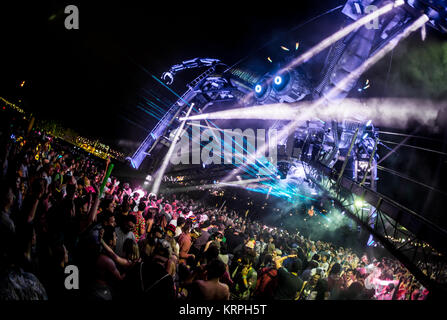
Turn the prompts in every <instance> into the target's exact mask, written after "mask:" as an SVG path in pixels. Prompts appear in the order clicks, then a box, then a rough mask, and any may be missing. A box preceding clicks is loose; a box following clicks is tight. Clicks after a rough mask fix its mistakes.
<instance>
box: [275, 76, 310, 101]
mask: <svg viewBox="0 0 447 320" xmlns="http://www.w3.org/2000/svg"><path fill="white" fill-rule="evenodd" d="M310 88H311V85H310V81H309V79H308V77H307V76H306V74H305V73H304V71H303V70H301V69H295V70H291V71H290V72H289V71H284V72H280V73H277V74H276V75H275V77H274V78H273V91H274V96H275V97H276V99H277V100H278V101H279V102H289V103H291V102H296V101H299V100H301V99H303V98H304V97H305V96H306V95H308V94H309V93H310Z"/></svg>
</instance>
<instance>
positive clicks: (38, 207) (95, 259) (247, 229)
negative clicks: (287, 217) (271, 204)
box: [0, 130, 428, 301]
mask: <svg viewBox="0 0 447 320" xmlns="http://www.w3.org/2000/svg"><path fill="white" fill-rule="evenodd" d="M13 136H14V138H12V137H13ZM16 137H23V138H22V139H19V140H18V139H16ZM0 139H1V144H0V169H1V171H0V178H1V188H0V189H1V190H0V211H1V216H0V217H1V218H0V228H1V230H0V237H1V239H0V253H1V259H0V261H1V262H0V264H1V266H0V299H3V300H14V299H18V300H28V299H33V300H46V299H49V300H65V299H86V300H112V299H113V300H120V299H121V300H132V299H138V298H144V299H155V300H157V299H163V300H185V301H189V300H200V301H203V300H214V301H216V300H228V299H234V300H327V299H331V300H367V299H375V300H423V299H425V298H426V296H427V294H428V291H427V289H425V288H424V287H423V286H422V285H421V284H420V283H418V282H417V281H416V279H415V278H414V277H413V276H412V275H411V274H410V273H409V272H408V270H406V269H405V268H404V266H403V265H401V264H400V263H399V262H398V261H397V260H394V259H390V258H374V257H370V256H368V255H367V254H364V255H358V254H356V253H355V252H354V251H353V250H351V249H349V248H343V247H337V246H335V245H333V244H331V243H326V242H323V241H311V240H309V239H306V238H304V237H303V236H301V235H300V234H299V232H298V233H296V234H292V233H289V232H287V231H283V230H281V229H279V228H275V227H270V226H266V225H264V224H262V223H261V222H259V221H250V220H249V219H247V218H246V217H245V216H244V215H243V214H239V213H238V212H236V211H235V210H232V209H231V208H227V207H221V206H218V207H215V206H210V205H208V204H207V203H206V202H204V201H199V200H195V199H192V198H191V197H188V194H170V195H169V196H167V195H165V196H163V195H162V194H159V195H156V194H152V193H149V192H147V191H145V190H143V189H141V188H139V189H136V188H135V186H131V185H130V184H129V183H126V182H125V181H123V183H120V181H118V179H117V178H115V177H113V172H112V176H111V177H109V178H108V179H106V181H105V187H104V188H103V189H101V184H102V182H103V180H105V179H104V178H105V176H106V172H107V168H108V166H109V165H110V160H108V161H104V160H101V159H98V160H94V159H92V158H89V157H87V156H86V155H85V154H83V153H82V152H79V151H78V150H75V149H73V148H72V147H69V146H67V145H65V144H64V143H62V142H61V141H58V140H57V139H54V138H52V137H49V136H46V135H45V134H43V133H35V132H32V133H31V134H29V135H27V134H26V133H25V132H23V131H21V132H20V131H17V130H16V131H14V132H11V131H8V130H4V131H2V135H1V136H0ZM67 266H75V267H76V268H77V270H78V271H79V286H78V287H79V289H76V288H75V289H71V290H69V289H68V288H67V274H66V273H65V271H66V267H67Z"/></svg>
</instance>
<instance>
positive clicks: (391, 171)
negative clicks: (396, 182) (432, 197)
mask: <svg viewBox="0 0 447 320" xmlns="http://www.w3.org/2000/svg"><path fill="white" fill-rule="evenodd" d="M377 169H379V170H382V171H385V172H388V173H391V174H394V175H396V176H398V177H400V178H402V179H405V180H408V181H411V182H413V183H416V184H418V185H421V186H423V187H426V188H428V189H430V190H432V191H436V192H438V193H441V194H443V195H446V196H447V193H446V192H444V191H441V190H439V189H436V188H434V187H432V186H429V185H428V184H425V183H422V182H419V181H416V180H414V179H412V178H410V177H407V176H405V175H403V174H401V173H399V172H397V171H394V170H392V169H389V168H385V167H382V166H379V165H378V166H377Z"/></svg>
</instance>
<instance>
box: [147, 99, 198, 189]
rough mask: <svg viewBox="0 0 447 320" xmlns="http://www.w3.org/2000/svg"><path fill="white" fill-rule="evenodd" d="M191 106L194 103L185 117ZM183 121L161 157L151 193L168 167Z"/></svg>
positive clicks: (158, 187) (158, 186)
mask: <svg viewBox="0 0 447 320" xmlns="http://www.w3.org/2000/svg"><path fill="white" fill-rule="evenodd" d="M193 107H194V103H191V106H190V107H189V110H188V112H187V113H186V118H188V116H189V114H190V113H191V110H192V108H193ZM185 123H186V119H185V120H183V121H182V123H181V125H180V127H179V128H178V129H177V132H176V133H175V136H174V139H172V143H171V146H170V147H169V150H168V152H167V153H166V156H165V158H164V159H163V163H162V164H161V166H160V168H159V169H158V171H157V177H156V178H155V181H154V185H153V186H152V191H151V192H152V193H155V194H157V193H158V190H159V189H160V184H161V180H162V179H163V176H164V174H165V171H166V168H167V167H168V164H169V160H170V159H171V157H172V154H173V153H174V149H175V145H176V144H177V140H178V138H179V136H180V134H181V133H182V131H183V128H184V126H185Z"/></svg>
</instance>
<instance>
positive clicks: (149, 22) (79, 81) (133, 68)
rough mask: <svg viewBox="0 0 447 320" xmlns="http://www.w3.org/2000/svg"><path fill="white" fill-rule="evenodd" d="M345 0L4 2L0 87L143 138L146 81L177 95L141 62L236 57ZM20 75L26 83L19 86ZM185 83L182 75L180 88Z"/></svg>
mask: <svg viewBox="0 0 447 320" xmlns="http://www.w3.org/2000/svg"><path fill="white" fill-rule="evenodd" d="M343 2H344V1H327V0H326V1H321V0H319V1H318V2H317V1H309V0H300V1H293V2H290V3H289V2H285V1H275V2H274V3H273V2H272V3H268V2H261V1H234V0H231V1H225V2H212V1H201V2H197V1H182V2H178V3H177V2H173V1H121V2H120V1H91V0H90V1H43V2H42V1H39V2H38V3H37V1H28V2H27V1H15V4H14V5H13V6H12V7H11V6H9V7H6V8H4V9H2V10H0V12H1V13H0V14H1V20H2V22H1V34H2V37H1V39H2V42H3V43H2V46H1V47H2V49H1V51H2V59H1V66H0V67H1V70H2V73H3V76H2V77H1V81H2V86H1V89H0V90H2V92H1V93H2V94H3V95H6V96H10V97H11V98H14V96H20V97H22V98H24V99H22V100H24V101H26V102H27V104H26V105H25V107H26V108H27V110H29V111H36V112H37V115H38V116H40V117H42V118H51V119H57V120H60V121H62V123H64V124H65V125H66V126H68V127H71V128H72V129H74V130H76V131H77V132H79V133H81V134H83V135H88V136H92V137H101V140H103V141H105V142H106V143H110V144H112V145H114V144H116V143H117V141H118V140H120V139H121V140H131V141H141V139H142V138H143V137H144V135H145V134H146V132H145V131H144V128H148V129H150V128H151V127H152V126H153V125H154V124H155V120H154V118H151V117H150V116H147V115H144V114H142V113H141V112H140V111H139V110H138V109H137V108H136V104H137V102H138V99H139V93H140V92H141V89H142V88H145V89H151V90H154V91H156V92H159V94H160V95H161V96H162V98H164V100H165V101H166V102H167V103H169V102H173V101H175V99H174V98H175V96H174V95H173V94H170V93H168V92H167V91H166V90H164V91H163V90H162V88H161V87H160V85H157V84H156V83H155V82H154V81H153V80H152V78H151V76H150V75H149V74H147V73H145V72H144V71H143V69H141V68H140V67H139V66H138V65H140V66H142V67H144V68H145V69H146V70H147V71H148V72H150V73H152V74H154V75H156V76H160V75H161V74H162V72H163V71H166V70H168V69H169V67H170V66H171V65H173V64H176V63H179V62H181V61H182V60H186V59H191V58H194V57H211V58H218V59H220V60H222V61H224V62H225V63H227V64H228V65H231V64H233V63H234V62H236V61H237V60H239V59H240V58H242V57H244V56H246V55H247V54H250V53H252V52H255V51H256V50H257V49H258V48H259V47H260V46H262V45H263V44H264V43H266V42H267V41H269V40H271V39H272V38H278V37H281V35H283V34H284V33H285V31H287V30H289V29H290V28H291V27H293V26H296V25H298V24H300V23H302V22H303V21H305V20H306V19H308V18H311V17H313V16H315V15H317V14H320V13H321V12H324V11H326V10H328V9H330V8H333V7H335V6H337V5H339V4H341V3H343ZM242 3H243V6H242ZM68 4H75V5H77V6H78V8H79V11H80V29H79V30H66V29H65V28H64V19H65V16H66V15H65V14H64V12H63V10H64V8H65V6H66V5H68ZM54 14H56V18H55V19H52V20H50V19H49V18H50V17H51V16H52V15H54ZM3 45H4V46H3ZM5 75H6V76H5ZM22 79H26V80H28V82H27V85H26V88H24V89H22V90H20V91H17V90H16V89H14V87H17V82H18V81H20V80H22ZM184 85H185V83H182V82H181V81H178V82H177V87H176V89H178V93H180V94H181V91H182V90H185V87H184ZM13 89H14V90H13ZM129 120H130V121H129Z"/></svg>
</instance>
